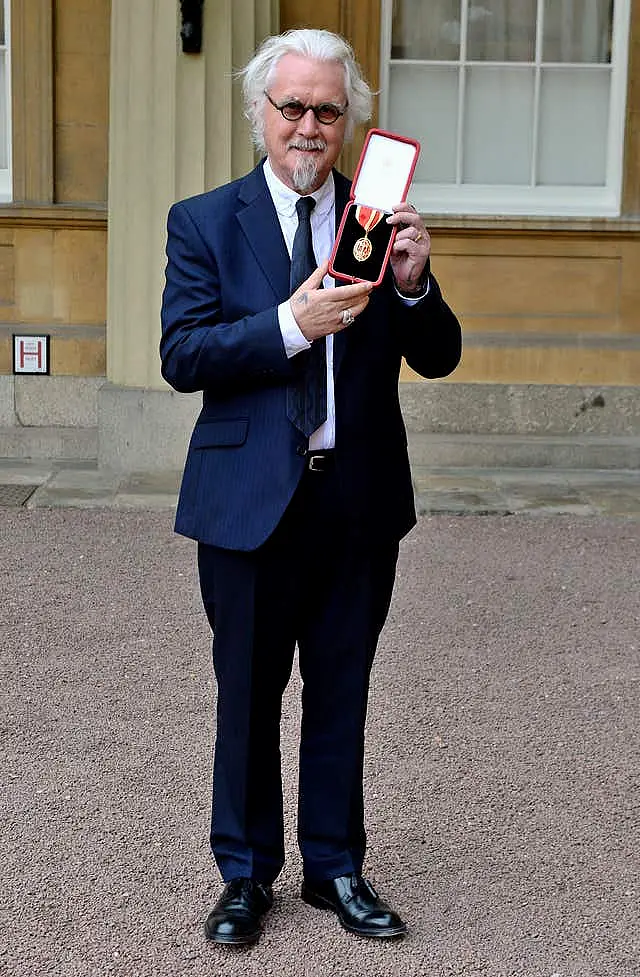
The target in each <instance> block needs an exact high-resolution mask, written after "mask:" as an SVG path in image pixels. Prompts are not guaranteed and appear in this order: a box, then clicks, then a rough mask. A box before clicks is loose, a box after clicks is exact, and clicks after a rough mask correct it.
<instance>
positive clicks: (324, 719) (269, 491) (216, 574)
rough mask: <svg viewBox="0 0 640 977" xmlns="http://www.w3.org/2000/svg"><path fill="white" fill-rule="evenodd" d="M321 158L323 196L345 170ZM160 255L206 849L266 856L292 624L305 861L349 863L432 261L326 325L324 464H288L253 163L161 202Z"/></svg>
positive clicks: (437, 348) (274, 296) (278, 346)
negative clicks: (163, 240)
mask: <svg viewBox="0 0 640 977" xmlns="http://www.w3.org/2000/svg"><path fill="white" fill-rule="evenodd" d="M334 176H335V186H336V214H337V215H338V216H340V215H341V213H342V210H343V209H344V206H345V205H346V203H347V200H348V197H349V182H348V181H347V180H346V179H345V178H344V177H342V176H341V175H340V174H338V173H335V174H334ZM167 256H168V264H167V280H166V287H165V291H164V297H163V308H162V327H163V332H162V340H161V347H160V349H161V358H162V373H163V376H164V377H165V379H166V380H167V381H168V382H169V383H170V384H171V385H172V386H173V387H174V388H175V389H176V390H178V391H184V392H191V391H195V390H202V391H203V407H202V411H201V413H200V415H199V417H198V420H197V422H196V425H195V429H194V432H193V435H192V438H191V442H190V445H189V450H188V455H187V461H186V465H185V472H184V478H183V482H182V488H181V493H180V500H179V505H178V511H177V516H176V530H177V532H179V533H182V534H184V535H186V536H190V537H192V538H194V539H196V540H198V542H199V566H200V579H201V586H202V593H203V599H204V604H205V608H206V610H207V613H208V615H209V620H210V621H211V624H212V627H213V630H214V666H215V669H216V676H217V680H218V724H217V741H216V760H215V767H214V803H213V822H212V839H211V840H212V847H213V851H214V854H215V856H216V859H217V861H218V865H219V866H220V868H221V871H222V874H223V877H224V878H225V879H227V880H228V879H230V878H233V877H236V876H239V875H248V876H254V877H256V878H259V879H261V880H263V881H272V879H273V878H275V876H276V875H277V874H278V872H279V870H280V868H281V866H282V861H283V858H284V850H283V843H282V798H281V789H280V765H279V764H280V757H279V738H278V737H279V719H280V700H281V696H282V691H283V689H284V687H285V686H286V683H287V681H288V678H289V675H290V671H291V666H292V659H293V648H294V645H295V642H296V640H297V642H298V646H299V649H300V667H301V671H302V675H303V680H304V683H305V690H304V695H303V724H302V741H301V758H300V791H299V795H300V796H299V818H298V831H299V840H300V846H301V850H302V854H303V859H304V868H305V873H306V875H307V876H308V877H313V878H334V877H337V876H339V875H341V874H346V873H347V872H349V871H353V870H355V871H359V870H360V869H361V867H362V859H363V857H364V826H363V815H362V758H363V735H364V719H365V713H366V699H367V694H368V681H369V671H370V667H371V663H372V660H373V654H374V651H375V645H376V642H377V638H378V634H379V631H380V629H381V628H382V625H383V623H384V619H385V616H386V613H387V609H388V605H389V600H390V597H391V590H392V586H393V578H394V574H395V561H396V557H397V545H398V541H399V540H400V538H401V537H402V536H403V535H405V534H406V533H407V532H408V531H409V529H410V528H411V527H412V526H413V524H414V523H415V509H414V502H413V492H412V485H411V478H410V470H409V462H408V456H407V440H406V433H405V429H404V424H403V421H402V416H401V412H400V407H399V401H398V376H399V371H400V364H401V358H402V356H405V357H406V359H407V362H408V363H409V365H410V366H411V367H413V369H414V370H416V371H417V372H418V373H420V374H421V375H422V376H425V377H440V376H444V375H446V374H448V373H450V372H451V371H452V370H453V369H454V368H455V366H456V365H457V363H458V361H459V358H460V351H461V334H460V327H459V324H458V322H457V319H456V318H455V316H454V315H453V313H452V312H451V310H450V309H449V308H448V306H447V305H446V303H445V302H444V300H443V298H442V296H441V293H440V289H439V287H438V284H437V282H436V281H435V279H434V278H433V277H431V278H430V288H429V293H428V295H427V297H426V298H425V299H424V300H422V301H421V302H420V303H418V304H417V305H414V306H411V307H410V306H407V305H405V304H404V303H403V302H402V301H401V299H400V298H399V297H398V295H397V293H396V291H395V289H394V287H393V282H392V279H391V275H390V273H389V274H388V275H387V278H386V279H385V281H384V282H383V284H382V285H381V286H380V287H379V288H377V289H375V290H374V292H373V293H372V295H371V300H370V303H369V305H368V307H367V308H366V309H365V311H364V312H363V313H362V314H361V315H360V316H358V318H357V319H356V321H355V323H354V324H353V325H352V326H351V327H349V328H348V329H345V330H343V331H341V332H339V333H337V334H336V335H335V337H334V377H335V411H336V441H335V470H334V471H332V472H331V474H329V475H326V476H325V475H320V476H314V475H312V474H303V473H304V471H305V459H304V455H305V451H306V447H307V446H306V442H305V439H304V437H303V435H302V434H301V433H300V432H299V431H298V430H297V429H296V428H294V427H293V425H292V424H291V423H290V422H289V420H288V419H287V415H286V389H287V383H288V381H289V380H290V379H291V378H292V376H293V375H294V373H293V371H294V370H295V368H296V364H295V357H293V359H291V360H290V359H287V356H286V354H285V350H284V346H283V342H282V338H281V334H280V329H279V326H278V316H277V306H278V304H279V303H281V302H283V301H285V300H286V299H287V298H288V297H289V265H290V262H289V257H288V253H287V250H286V246H285V243H284V240H283V237H282V233H281V231H280V226H279V223H278V219H277V215H276V212H275V208H274V206H273V202H272V199H271V196H270V194H269V191H268V189H267V185H266V182H265V179H264V175H263V172H262V166H258V167H257V168H256V169H255V170H253V171H252V172H251V173H250V174H249V175H248V176H246V177H244V178H243V179H241V180H237V181H235V182H233V183H230V184H228V185H226V186H223V187H221V188H219V189H216V190H214V191H212V192H210V193H206V194H202V195H200V196H197V197H194V198H191V199H189V200H186V201H183V202H181V203H178V204H175V205H174V206H173V207H172V208H171V211H170V214H169V220H168V244H167ZM312 482H313V484H311V483H312ZM312 516H313V518H312ZM318 519H319V520H320V525H319V529H317V528H316V527H317V524H318Z"/></svg>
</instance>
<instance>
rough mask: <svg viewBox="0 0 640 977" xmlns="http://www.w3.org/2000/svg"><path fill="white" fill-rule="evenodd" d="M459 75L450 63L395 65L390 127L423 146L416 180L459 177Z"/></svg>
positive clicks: (390, 103) (391, 74)
mask: <svg viewBox="0 0 640 977" xmlns="http://www.w3.org/2000/svg"><path fill="white" fill-rule="evenodd" d="M458 75H459V70H458V68H454V67H448V66H446V65H442V66H441V65H429V66H427V65H424V66H423V65H419V66H414V65H410V66H407V67H404V66H403V65H392V66H391V72H390V91H389V128H390V129H391V130H392V131H393V132H397V133H399V134H400V135H404V136H411V137H413V138H414V139H419V140H420V143H421V147H422V151H421V153H420V158H419V159H418V165H417V167H416V172H415V176H414V180H428V181H430V182H433V183H452V182H454V181H455V178H456V131H457V118H458Z"/></svg>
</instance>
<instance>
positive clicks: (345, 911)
mask: <svg viewBox="0 0 640 977" xmlns="http://www.w3.org/2000/svg"><path fill="white" fill-rule="evenodd" d="M302 898H303V899H304V901H305V902H308V903H309V905H310V906H316V908H318V909H331V910H332V911H333V912H334V913H336V915H337V917H338V919H339V920H340V922H341V923H342V925H343V926H344V928H345V929H347V930H349V932H350V933H357V934H358V936H373V937H378V938H384V937H392V936H404V934H405V933H406V932H407V926H406V923H403V922H402V920H401V919H400V917H399V916H398V914H397V913H395V912H394V911H393V909H391V908H390V907H389V906H387V904H386V902H383V901H382V899H380V897H379V896H378V893H377V892H376V890H375V889H374V888H373V886H372V885H371V883H370V882H367V880H366V879H363V877H362V876H361V875H356V874H353V875H342V876H341V877H340V878H339V879H329V880H327V881H326V882H307V881H305V882H303V883H302Z"/></svg>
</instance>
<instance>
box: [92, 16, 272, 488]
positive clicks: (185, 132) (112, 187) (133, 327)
mask: <svg viewBox="0 0 640 977" xmlns="http://www.w3.org/2000/svg"><path fill="white" fill-rule="evenodd" d="M273 8H274V4H273V0H205V3H204V25H203V27H204V29H203V50H202V53H201V54H197V55H193V54H191V55H189V54H183V53H182V49H181V43H180V36H179V32H180V4H179V0H136V2H135V3H131V0H113V5H112V24H111V95H110V131H109V138H110V147H109V167H110V169H109V265H108V314H107V375H108V382H107V383H106V384H105V385H104V387H103V388H102V390H101V391H100V395H99V403H98V429H99V463H100V466H101V467H107V468H114V469H119V470H130V471H136V470H137V471H150V470H154V469H163V468H180V467H181V465H182V462H183V460H184V454H185V449H186V442H187V437H188V433H189V430H190V428H191V425H192V423H193V419H194V417H195V414H196V413H197V410H198V408H199V404H200V396H199V395H194V396H193V397H187V396H185V395H182V394H175V393H173V392H172V391H171V390H169V388H168V387H167V385H166V384H165V383H164V381H163V380H162V378H161V376H160V361H159V355H158V342H159V337H160V302H161V294H162V287H163V282H164V266H165V256H164V247H165V238H166V230H165V225H166V216H167V211H168V209H169V207H170V205H171V203H172V202H173V201H174V200H178V199H180V198H182V197H185V196H189V195H191V194H195V193H201V192H203V191H204V190H207V189H210V188H211V187H214V186H217V185H219V184H221V183H224V182H226V181H227V180H230V179H232V178H233V177H235V176H238V175H240V174H241V173H243V172H246V171H247V170H248V169H250V167H251V166H252V165H253V162H254V156H253V150H252V148H251V144H250V139H249V134H248V127H247V124H246V122H245V120H244V117H243V113H242V105H241V99H240V93H239V91H238V87H239V86H238V85H237V83H235V82H234V81H233V71H234V70H235V69H237V68H239V67H242V65H243V64H245V63H246V61H247V60H248V58H249V57H250V56H251V53H252V52H253V50H254V49H255V47H256V45H257V44H258V43H259V42H260V41H261V40H262V39H263V37H265V36H267V35H268V34H269V33H271V32H272V29H274V27H273V25H274V21H275V17H274V10H273Z"/></svg>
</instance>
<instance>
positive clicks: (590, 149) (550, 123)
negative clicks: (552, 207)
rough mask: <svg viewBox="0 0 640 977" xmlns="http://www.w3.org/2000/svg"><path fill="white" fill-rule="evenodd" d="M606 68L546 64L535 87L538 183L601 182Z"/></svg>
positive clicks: (603, 177) (606, 109)
mask: <svg viewBox="0 0 640 977" xmlns="http://www.w3.org/2000/svg"><path fill="white" fill-rule="evenodd" d="M610 78H611V75H610V72H609V69H608V68H601V69H598V68H596V69H593V68H592V69H580V68H574V69H566V68H545V69H544V71H543V73H542V82H541V88H540V136H539V140H540V148H539V160H538V183H540V184H542V185H551V186H552V185H554V184H556V185H559V186H578V185H582V186H604V185H605V183H606V163H607V128H608V123H609V84H610Z"/></svg>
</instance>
